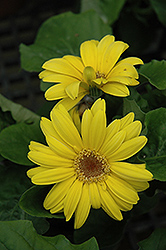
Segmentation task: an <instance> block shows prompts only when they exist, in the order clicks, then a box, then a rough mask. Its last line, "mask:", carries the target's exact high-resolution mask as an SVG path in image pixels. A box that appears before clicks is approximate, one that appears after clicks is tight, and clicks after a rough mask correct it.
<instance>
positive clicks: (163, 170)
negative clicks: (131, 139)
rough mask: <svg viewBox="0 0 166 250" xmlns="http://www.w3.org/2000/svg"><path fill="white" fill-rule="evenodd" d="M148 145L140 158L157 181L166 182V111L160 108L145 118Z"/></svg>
mask: <svg viewBox="0 0 166 250" xmlns="http://www.w3.org/2000/svg"><path fill="white" fill-rule="evenodd" d="M145 126H146V128H147V138H148V143H147V145H146V146H145V147H144V148H143V149H142V151H141V154H140V156H141V157H142V159H143V160H144V161H145V162H146V167H147V169H148V170H149V171H151V172H152V174H153V177H154V178H155V179H156V180H160V181H166V150H165V149H166V109H165V108H159V109H156V110H152V111H150V112H148V113H147V114H146V116H145Z"/></svg>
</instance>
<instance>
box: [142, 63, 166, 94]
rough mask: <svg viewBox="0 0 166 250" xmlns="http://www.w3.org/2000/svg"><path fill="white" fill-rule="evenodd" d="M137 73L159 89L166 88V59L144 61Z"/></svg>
mask: <svg viewBox="0 0 166 250" xmlns="http://www.w3.org/2000/svg"><path fill="white" fill-rule="evenodd" d="M139 74H141V75H143V76H144V77H146V78H147V79H148V81H149V82H150V83H151V84H152V85H153V86H155V87H156V88H157V89H159V90H164V89H166V80H165V79H166V61H165V60H162V61H157V60H152V61H151V62H150V63H145V64H144V65H142V66H141V67H140V69H139Z"/></svg>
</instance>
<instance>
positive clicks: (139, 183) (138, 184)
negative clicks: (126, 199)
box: [127, 180, 149, 192]
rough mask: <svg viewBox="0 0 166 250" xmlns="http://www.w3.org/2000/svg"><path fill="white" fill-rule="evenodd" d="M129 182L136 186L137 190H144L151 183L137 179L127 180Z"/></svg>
mask: <svg viewBox="0 0 166 250" xmlns="http://www.w3.org/2000/svg"><path fill="white" fill-rule="evenodd" d="M127 182H128V183H129V184H130V185H131V186H132V187H133V188H135V190H136V191H137V192H142V191H144V190H146V189H147V188H148V187H149V183H148V182H147V181H145V182H142V181H135V180H127Z"/></svg>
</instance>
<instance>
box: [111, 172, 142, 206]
mask: <svg viewBox="0 0 166 250" xmlns="http://www.w3.org/2000/svg"><path fill="white" fill-rule="evenodd" d="M106 183H107V186H108V188H109V189H110V190H111V191H112V192H113V193H114V195H116V196H117V197H118V198H120V199H121V200H123V201H125V202H127V203H130V204H136V203H137V201H138V200H139V197H138V194H137V192H136V191H135V189H134V188H133V187H132V186H130V185H129V184H128V183H127V182H126V181H123V180H122V179H120V178H117V177H116V176H115V175H110V176H108V178H107V180H106Z"/></svg>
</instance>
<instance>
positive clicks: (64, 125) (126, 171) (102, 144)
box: [27, 99, 152, 228]
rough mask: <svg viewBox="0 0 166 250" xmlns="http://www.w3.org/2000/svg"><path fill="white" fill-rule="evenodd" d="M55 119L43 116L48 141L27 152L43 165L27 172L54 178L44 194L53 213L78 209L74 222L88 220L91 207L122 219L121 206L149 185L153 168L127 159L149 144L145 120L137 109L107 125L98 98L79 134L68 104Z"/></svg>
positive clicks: (46, 180) (41, 181) (37, 179)
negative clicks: (136, 114) (138, 116)
mask: <svg viewBox="0 0 166 250" xmlns="http://www.w3.org/2000/svg"><path fill="white" fill-rule="evenodd" d="M50 116H51V120H49V119H47V118H42V119H41V129H42V131H43V133H44V135H45V137H46V141H47V144H48V146H45V145H43V144H40V143H37V142H34V141H32V142H31V143H30V146H29V148H30V152H29V153H28V157H29V159H30V160H31V161H33V162H34V163H35V164H38V165H40V166H39V167H35V168H32V169H30V170H28V172H27V175H28V176H29V177H30V178H31V181H32V182H33V183H34V184H36V185H51V184H55V185H54V186H53V187H52V189H51V190H50V192H49V193H48V194H47V196H46V198H45V200H44V203H43V205H44V208H45V209H48V210H50V212H51V213H58V212H62V211H64V215H65V217H66V220H67V221H68V220H70V218H71V217H72V215H73V214H74V213H75V223H74V227H75V228H80V227H81V226H82V225H83V224H84V222H85V221H86V219H87V217H88V214H89V211H90V208H91V206H92V208H94V209H99V208H102V209H104V211H105V212H106V213H107V214H108V215H109V216H111V217H112V218H114V219H115V220H122V219H123V216H122V213H121V211H128V210H130V209H132V207H133V204H136V203H137V202H138V200H139V197H138V194H137V192H139V191H143V190H145V189H147V188H148V186H149V184H148V182H147V181H150V180H152V174H151V173H150V172H149V171H148V170H146V169H145V164H131V163H128V162H123V161H124V160H126V159H127V158H129V157H131V156H133V155H134V154H136V153H137V152H138V151H139V150H141V148H142V147H143V146H144V145H145V144H146V142H147V138H146V137H145V136H139V134H140V132H141V127H142V126H141V122H140V121H134V122H133V120H134V113H129V114H128V115H126V116H125V117H123V118H122V119H116V120H114V121H113V122H112V123H110V124H109V126H106V114H105V101H104V100H101V99H98V100H97V101H96V102H95V103H94V104H93V106H92V107H91V109H87V110H86V111H85V112H84V114H83V116H82V122H81V135H80V134H79V132H78V130H77V128H76V127H75V125H74V123H73V121H72V119H71V116H70V115H69V113H68V112H67V110H66V109H65V108H64V107H63V106H62V105H59V107H58V108H54V109H53V110H52V111H51V114H50Z"/></svg>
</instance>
